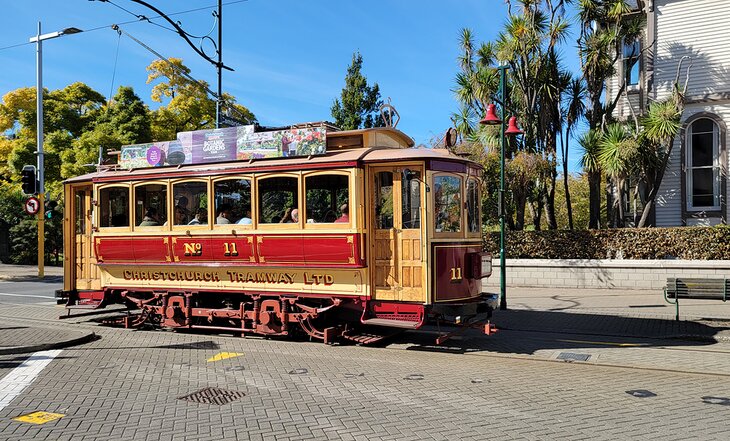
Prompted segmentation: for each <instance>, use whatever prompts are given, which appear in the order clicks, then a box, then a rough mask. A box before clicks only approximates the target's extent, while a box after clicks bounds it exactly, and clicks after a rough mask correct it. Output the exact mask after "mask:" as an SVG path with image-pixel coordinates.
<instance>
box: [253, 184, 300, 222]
mask: <svg viewBox="0 0 730 441" xmlns="http://www.w3.org/2000/svg"><path fill="white" fill-rule="evenodd" d="M277 178H289V179H295V180H296V182H297V187H296V192H295V194H296V201H295V202H294V204H293V205H294V206H292V207H282V212H281V214H282V217H283V215H284V214H285V213H286V210H287V208H292V210H293V209H295V208H296V210H297V212H298V213H299V222H298V223H295V222H289V223H288V222H264V221H263V220H262V216H263V215H264V208H263V201H262V200H261V198H262V197H263V196H264V193H263V191H262V190H261V182H262V181H266V180H268V179H277ZM255 182H256V185H255V187H256V225H257V227H259V228H260V227H262V226H264V227H265V228H267V229H278V228H282V229H294V228H302V224H303V220H304V217H303V216H302V199H303V198H302V185H303V184H302V175H301V173H298V174H293V173H270V174H260V175H257V176H256V181H255Z"/></svg>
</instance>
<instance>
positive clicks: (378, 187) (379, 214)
mask: <svg viewBox="0 0 730 441" xmlns="http://www.w3.org/2000/svg"><path fill="white" fill-rule="evenodd" d="M375 228H377V229H379V230H387V229H389V228H393V173H392V172H388V171H384V172H378V173H376V174H375Z"/></svg>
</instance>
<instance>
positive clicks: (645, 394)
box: [626, 389, 656, 398]
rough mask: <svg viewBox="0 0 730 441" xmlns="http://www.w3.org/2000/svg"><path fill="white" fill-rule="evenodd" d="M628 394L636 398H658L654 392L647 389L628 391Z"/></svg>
mask: <svg viewBox="0 0 730 441" xmlns="http://www.w3.org/2000/svg"><path fill="white" fill-rule="evenodd" d="M626 393H627V394H629V395H631V396H632V397H636V398H651V397H656V394H655V393H654V392H652V391H650V390H646V389H636V390H627V391H626Z"/></svg>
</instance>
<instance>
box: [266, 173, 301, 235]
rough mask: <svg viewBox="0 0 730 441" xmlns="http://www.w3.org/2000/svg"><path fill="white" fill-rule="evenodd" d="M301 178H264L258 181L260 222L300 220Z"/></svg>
mask: <svg viewBox="0 0 730 441" xmlns="http://www.w3.org/2000/svg"><path fill="white" fill-rule="evenodd" d="M298 187H299V180H298V179H297V178H293V177H283V176H282V177H276V178H264V179H260V180H259V181H258V194H259V222H261V223H263V224H276V223H298V222H299V188H298Z"/></svg>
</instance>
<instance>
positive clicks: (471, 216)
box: [466, 178, 481, 233]
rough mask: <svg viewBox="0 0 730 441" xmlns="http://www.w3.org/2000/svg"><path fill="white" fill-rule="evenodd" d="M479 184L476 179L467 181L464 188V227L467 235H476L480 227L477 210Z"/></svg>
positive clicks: (478, 210) (479, 217)
mask: <svg viewBox="0 0 730 441" xmlns="http://www.w3.org/2000/svg"><path fill="white" fill-rule="evenodd" d="M480 202H481V201H480V198H479V183H478V181H477V180H476V179H474V178H471V179H469V181H468V183H467V187H466V208H467V211H466V225H467V231H468V232H469V233H478V232H479V227H480V226H481V216H480V212H481V210H480V209H479V206H480V205H481V204H480Z"/></svg>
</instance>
